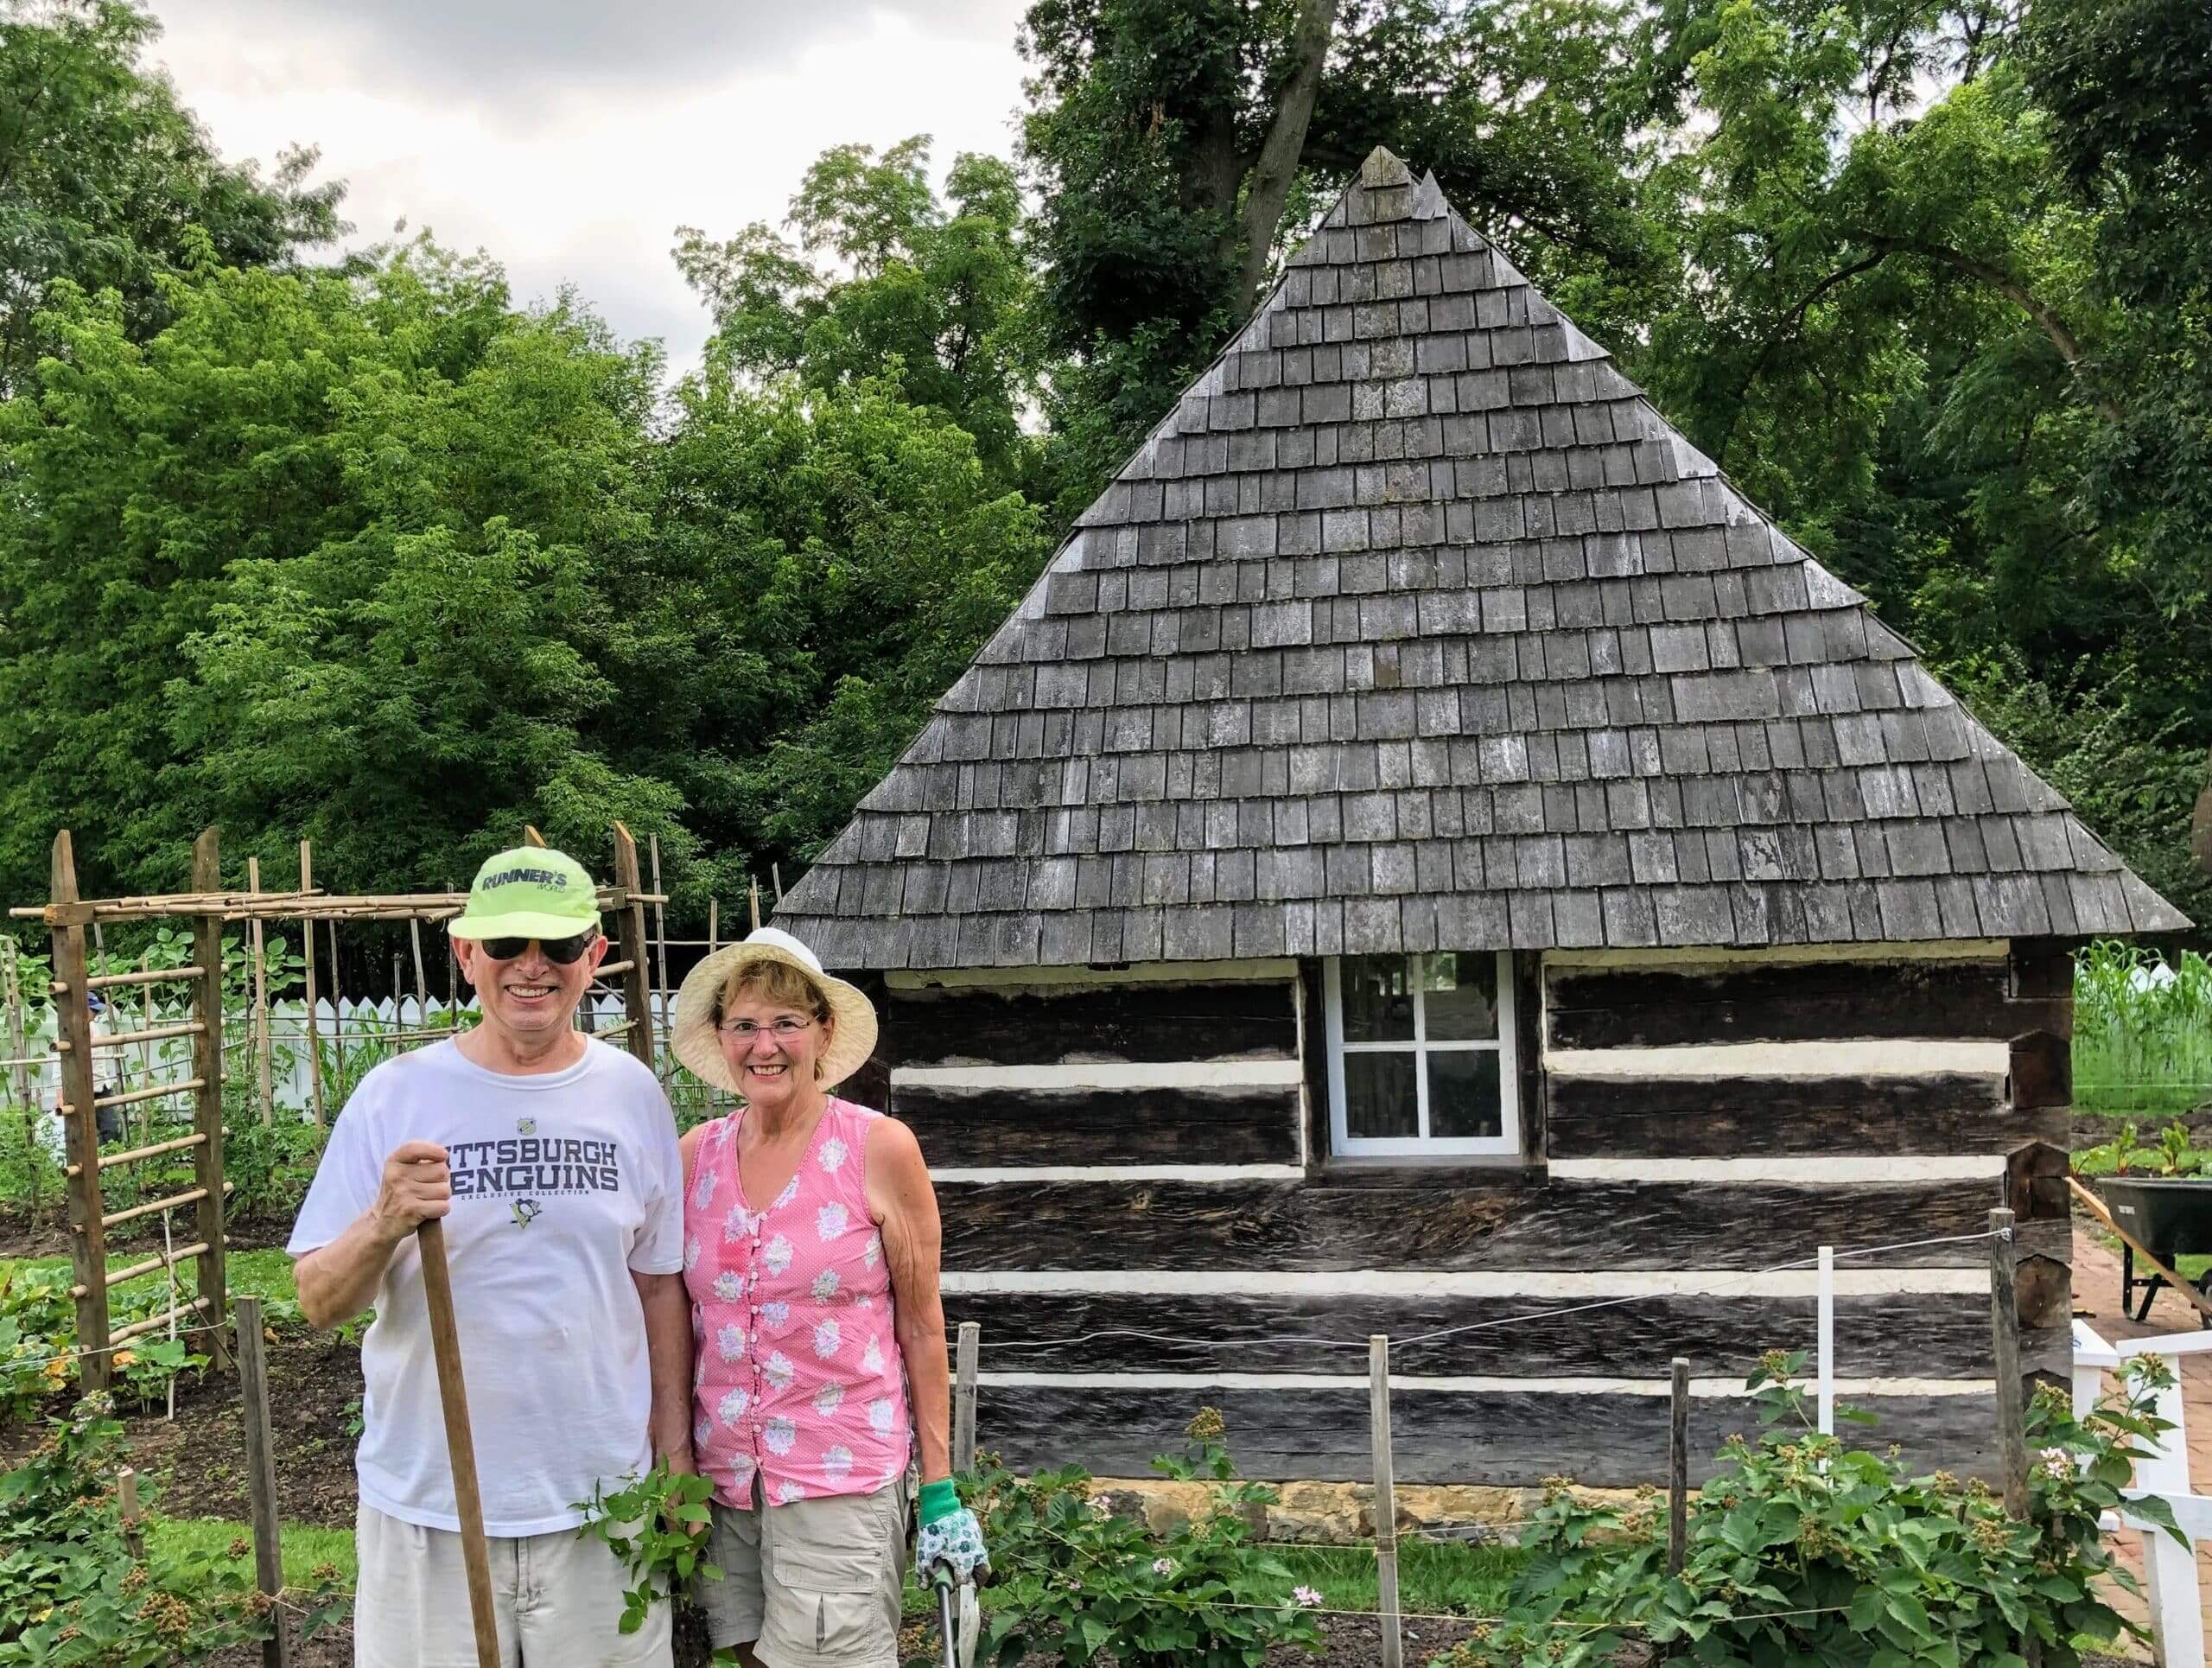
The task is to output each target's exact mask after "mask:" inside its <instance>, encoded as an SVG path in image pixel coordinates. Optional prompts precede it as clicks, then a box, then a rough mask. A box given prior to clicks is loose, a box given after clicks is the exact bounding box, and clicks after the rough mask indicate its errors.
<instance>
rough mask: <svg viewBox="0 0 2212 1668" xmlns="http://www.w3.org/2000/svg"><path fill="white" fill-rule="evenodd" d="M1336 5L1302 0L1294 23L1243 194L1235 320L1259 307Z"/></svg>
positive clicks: (1333, 25)
mask: <svg viewBox="0 0 2212 1668" xmlns="http://www.w3.org/2000/svg"><path fill="white" fill-rule="evenodd" d="M1337 5H1338V0H1301V3H1300V6H1299V8H1298V21H1297V22H1295V23H1294V24H1293V25H1292V27H1291V52H1292V63H1291V72H1290V80H1288V81H1287V82H1286V83H1285V84H1284V86H1283V90H1282V101H1281V104H1280V105H1277V106H1276V108H1275V118H1274V122H1273V123H1271V124H1269V125H1268V137H1267V139H1266V141H1265V142H1264V143H1262V145H1261V147H1260V160H1259V162H1257V164H1256V165H1255V167H1254V168H1253V169H1252V180H1251V184H1250V186H1249V188H1248V189H1247V190H1246V192H1245V194H1244V213H1243V245H1244V258H1243V265H1242V267H1241V269H1240V270H1239V272H1238V275H1237V290H1236V304H1237V311H1238V313H1239V314H1240V315H1241V314H1244V313H1249V311H1250V310H1251V309H1252V308H1253V307H1255V305H1257V304H1258V302H1259V299H1260V285H1261V283H1262V281H1263V280H1265V278H1266V277H1267V273H1268V252H1269V251H1270V250H1271V249H1272V248H1273V247H1274V237H1275V228H1276V227H1277V226H1279V225H1280V224H1281V220H1282V209H1283V204H1284V203H1285V202H1287V201H1288V200H1289V197H1290V186H1291V181H1293V180H1294V179H1295V178H1296V177H1297V175H1298V162H1299V158H1300V156H1301V155H1302V154H1303V153H1304V151H1305V149H1306V126H1307V124H1310V123H1311V122H1312V121H1313V104H1314V100H1315V99H1316V98H1317V97H1318V96H1319V93H1320V91H1321V70H1322V67H1323V66H1324V65H1325V63H1326V62H1327V61H1328V57H1329V40H1330V36H1331V35H1332V34H1333V33H1334V32H1335V29H1336V23H1337Z"/></svg>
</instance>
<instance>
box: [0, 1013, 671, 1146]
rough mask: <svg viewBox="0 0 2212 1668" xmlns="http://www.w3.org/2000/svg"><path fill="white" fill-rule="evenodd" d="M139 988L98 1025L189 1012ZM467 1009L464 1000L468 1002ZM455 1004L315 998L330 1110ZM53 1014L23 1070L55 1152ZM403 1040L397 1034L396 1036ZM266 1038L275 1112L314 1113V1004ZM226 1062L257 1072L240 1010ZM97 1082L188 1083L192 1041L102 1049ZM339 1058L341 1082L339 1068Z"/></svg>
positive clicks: (2, 1078)
mask: <svg viewBox="0 0 2212 1668" xmlns="http://www.w3.org/2000/svg"><path fill="white" fill-rule="evenodd" d="M136 996H137V993H136V992H125V993H123V997H122V1000H123V1003H124V1005H123V1006H120V1007H111V1008H110V1009H107V1011H106V1012H105V1013H102V1014H99V1015H94V1017H93V1021H92V1029H93V1032H94V1034H95V1035H100V1036H114V1035H122V1034H124V1033H129V1032H133V1031H139V1030H144V1029H149V1028H157V1027H160V1026H163V1025H168V1024H175V1023H176V1022H179V1021H181V1020H185V1019H188V1018H190V1017H191V1014H190V1011H189V1009H188V1008H187V1007H186V1006H185V1005H184V1004H182V1003H162V1002H156V1003H153V1005H152V1010H151V1018H150V1020H149V1015H148V1009H147V1008H146V1006H145V1004H143V1003H140V1002H138V1001H137V1000H136ZM650 1002H651V1005H652V1011H653V1015H654V1018H655V1026H654V1032H655V1037H656V1041H657V1042H658V1041H660V1040H661V1039H664V1038H665V1037H666V1035H668V1028H669V1025H670V1024H671V1022H672V1021H673V1019H674V1015H675V1012H676V996H675V993H674V992H673V991H664V990H656V991H652V992H651V993H650ZM462 1005H463V1006H466V1004H462ZM624 1015H625V1009H624V1006H623V1001H622V996H621V993H620V991H617V990H594V991H593V992H592V993H591V994H590V995H589V996H587V997H586V998H585V1001H584V1003H583V1004H582V1024H583V1025H584V1026H585V1028H588V1029H590V1030H598V1029H601V1028H603V1027H606V1026H608V1025H611V1024H613V1023H616V1022H620V1020H621V1019H622V1018H623V1017H624ZM453 1023H454V1006H453V1005H452V1004H448V1003H445V1002H443V1001H441V1000H439V999H437V998H435V997H433V998H431V999H430V1000H429V1001H428V1002H422V1001H418V1000H417V999H416V998H415V997H414V996H402V997H400V998H398V999H397V1001H395V1000H394V999H393V998H391V997H390V996H385V997H381V998H379V999H378V1000H376V1001H374V1002H358V1001H353V1000H351V999H347V1000H344V1001H340V1002H333V1001H331V1000H330V999H329V998H328V997H324V998H322V999H321V1000H319V1001H318V1002H317V1003H315V1029H316V1032H317V1034H318V1038H317V1040H318V1041H319V1042H320V1044H321V1051H322V1058H323V1062H324V1066H323V1101H324V1106H325V1109H326V1111H327V1112H329V1111H335V1110H336V1108H337V1105H338V1097H339V1092H340V1089H341V1088H344V1089H348V1090H350V1089H351V1088H352V1086H353V1085H354V1084H355V1083H358V1082H359V1080H360V1078H361V1074H362V1073H364V1072H365V1071H366V1070H367V1069H368V1068H369V1067H370V1066H372V1065H374V1064H376V1063H377V1062H378V1060H383V1059H385V1058H387V1057H389V1056H390V1055H391V1054H392V1053H394V1052H396V1051H397V1050H398V1049H401V1048H412V1047H421V1046H423V1043H424V1042H426V1041H432V1040H434V1039H429V1038H423V1037H419V1036H416V1035H412V1034H416V1033H421V1032H425V1031H430V1032H435V1031H441V1030H447V1029H449V1028H451V1027H452V1025H453ZM395 1039H397V1040H395ZM269 1040H270V1054H271V1068H270V1101H271V1103H272V1104H273V1105H275V1106H276V1107H277V1110H278V1111H279V1112H280V1113H281V1112H285V1111H289V1112H291V1113H293V1114H295V1115H296V1116H299V1117H307V1116H308V1115H309V1114H310V1111H311V1109H312V1108H313V1106H314V1104H315V1100H314V1083H313V1079H312V1077H311V1075H310V1073H311V1069H312V1068H311V1067H310V1066H309V1065H308V1023H307V1003H305V1002H303V1001H301V1000H298V999H296V998H295V999H294V1000H292V1001H289V1002H272V1003H270V1005H269ZM24 1043H25V1047H24V1049H23V1054H24V1056H25V1057H26V1058H27V1059H29V1061H30V1063H29V1064H28V1065H27V1066H24V1067H23V1072H22V1076H23V1079H25V1080H26V1081H27V1082H28V1084H29V1089H30V1092H31V1098H33V1099H34V1100H35V1102H36V1103H37V1104H38V1105H39V1106H40V1107H41V1108H42V1109H44V1110H43V1111H42V1112H41V1117H40V1120H39V1125H38V1129H39V1140H40V1142H41V1144H42V1145H43V1146H45V1147H46V1148H47V1149H48V1151H49V1152H51V1153H53V1154H54V1156H55V1157H56V1158H57V1159H59V1158H60V1155H61V1152H62V1134H61V1122H60V1118H59V1117H57V1116H55V1114H54V1111H53V1110H52V1109H53V1107H54V1104H55V1102H56V1101H57V1100H58V1099H59V1098H60V1085H61V1073H60V1057H59V1056H58V1055H56V1054H54V1012H53V1010H52V1009H46V1010H44V1012H43V1013H42V1014H41V1016H40V1022H39V1023H38V1025H37V1028H35V1030H33V1031H32V1032H31V1033H30V1034H29V1035H27V1036H26V1037H25V1039H24ZM223 1047H224V1052H225V1055H226V1060H225V1064H226V1067H227V1069H228V1071H229V1073H231V1074H232V1075H236V1074H238V1073H239V1071H240V1070H241V1061H242V1060H244V1061H245V1062H246V1063H245V1065H244V1071H245V1075H246V1076H247V1078H248V1079H249V1080H251V1079H252V1074H253V1070H254V1068H253V1066H251V1063H250V1062H251V1055H250V1054H247V1053H246V1051H248V1050H255V1049H256V1048H257V1045H256V1044H255V1043H254V1041H253V1038H252V1035H251V1028H250V1025H249V1023H248V1022H247V1021H246V1020H245V1019H244V1018H242V1017H240V1016H238V1015H232V1017H231V1020H230V1022H229V1023H228V1024H226V1026H225V1027H224V1029H223ZM95 1059H96V1060H97V1061H98V1066H97V1068H96V1069H97V1071H98V1073H99V1085H100V1087H101V1089H102V1090H103V1091H109V1090H133V1089H142V1088H148V1087H151V1086H152V1085H155V1084H156V1083H174V1082H181V1081H183V1080H185V1079H188V1078H190V1077H191V1075H192V1039H191V1038H190V1037H167V1038H164V1039H162V1041H157V1042H149V1043H132V1044H126V1045H125V1046H124V1047H120V1048H112V1049H102V1050H101V1051H100V1052H99V1054H97V1055H96V1056H95ZM341 1062H342V1065H343V1074H342V1081H341V1080H340V1076H339V1074H338V1073H336V1072H335V1071H334V1066H338V1065H340V1063H341ZM16 1081H17V1077H16V1072H15V1071H14V1070H13V1069H10V1070H7V1071H5V1072H0V1099H7V1100H11V1101H12V1100H13V1099H14V1098H15V1096H16ZM127 1112H128V1116H129V1117H130V1121H131V1123H132V1124H134V1125H136V1124H140V1123H142V1122H145V1121H149V1120H150V1121H160V1120H162V1119H167V1118H172V1117H184V1116H189V1113H190V1098H189V1097H188V1096H187V1095H182V1094H180V1095H178V1096H176V1097H175V1098H174V1099H172V1098H168V1097H160V1098H155V1099H152V1100H148V1101H143V1102H141V1103H139V1104H138V1105H134V1106H131V1107H130V1108H128V1109H127Z"/></svg>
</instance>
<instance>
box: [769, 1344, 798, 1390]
mask: <svg viewBox="0 0 2212 1668" xmlns="http://www.w3.org/2000/svg"><path fill="white" fill-rule="evenodd" d="M760 1372H761V1375H762V1377H764V1378H766V1379H767V1381H768V1382H769V1383H770V1384H772V1385H775V1387H776V1388H777V1389H778V1390H787V1389H789V1388H790V1387H791V1380H792V1378H795V1377H796V1376H797V1372H796V1369H794V1368H793V1367H792V1366H791V1357H790V1356H788V1355H786V1354H785V1353H783V1351H781V1350H776V1351H773V1352H772V1353H770V1355H769V1357H768V1359H767V1361H766V1363H765V1364H764V1365H763V1366H761V1368H760Z"/></svg>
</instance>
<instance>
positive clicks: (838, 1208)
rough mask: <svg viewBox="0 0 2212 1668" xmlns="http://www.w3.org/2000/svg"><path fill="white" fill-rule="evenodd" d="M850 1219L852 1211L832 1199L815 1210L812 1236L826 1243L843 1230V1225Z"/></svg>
mask: <svg viewBox="0 0 2212 1668" xmlns="http://www.w3.org/2000/svg"><path fill="white" fill-rule="evenodd" d="M852 1219H853V1218H852V1213H851V1212H849V1211H848V1210H847V1209H846V1208H845V1207H844V1206H842V1205H840V1204H839V1203H837V1201H836V1200H834V1199H833V1200H830V1201H829V1203H828V1204H827V1205H824V1206H823V1207H822V1208H821V1209H820V1210H818V1211H817V1212H815V1213H814V1237H815V1238H817V1239H819V1240H820V1241H822V1243H823V1245H828V1244H829V1242H830V1241H831V1240H832V1239H835V1238H836V1237H837V1236H838V1235H839V1234H841V1233H842V1232H844V1231H845V1225H846V1224H847V1223H849V1222H850V1221H851V1220H852Z"/></svg>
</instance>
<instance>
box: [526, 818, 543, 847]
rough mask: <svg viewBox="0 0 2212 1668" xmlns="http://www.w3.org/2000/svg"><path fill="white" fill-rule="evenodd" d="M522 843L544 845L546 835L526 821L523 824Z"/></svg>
mask: <svg viewBox="0 0 2212 1668" xmlns="http://www.w3.org/2000/svg"><path fill="white" fill-rule="evenodd" d="M522 843H523V844H524V845H536V846H543V844H545V837H544V836H543V834H541V833H539V832H538V831H537V830H536V829H534V828H532V827H531V825H530V824H528V823H524V824H523V825H522Z"/></svg>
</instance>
